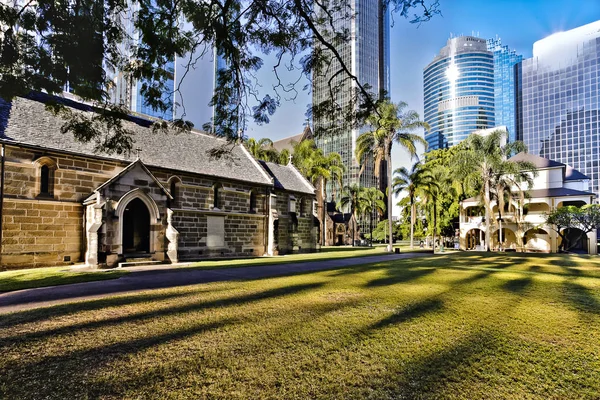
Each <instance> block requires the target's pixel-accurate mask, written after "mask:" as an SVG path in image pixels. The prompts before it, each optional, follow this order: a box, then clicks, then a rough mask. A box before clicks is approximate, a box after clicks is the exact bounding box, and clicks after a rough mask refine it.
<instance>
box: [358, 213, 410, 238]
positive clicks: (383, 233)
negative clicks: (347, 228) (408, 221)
mask: <svg viewBox="0 0 600 400" xmlns="http://www.w3.org/2000/svg"><path fill="white" fill-rule="evenodd" d="M392 222H393V221H392ZM388 225H389V221H388V220H387V219H384V220H383V221H379V222H378V223H377V226H376V227H375V229H373V233H372V237H373V241H375V242H385V241H386V240H388V238H389V227H388ZM392 232H394V239H396V240H401V239H402V238H404V237H407V236H405V235H403V233H402V225H401V224H397V223H392ZM365 236H366V237H367V238H370V237H369V235H368V234H367V235H365Z"/></svg>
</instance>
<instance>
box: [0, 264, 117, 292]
mask: <svg viewBox="0 0 600 400" xmlns="http://www.w3.org/2000/svg"><path fill="white" fill-rule="evenodd" d="M126 273H127V272H125V271H121V270H119V271H116V270H113V271H101V270H98V271H77V270H72V269H71V268H70V267H68V266H64V267H48V268H31V269H21V270H16V271H2V272H0V293H2V292H11V291H13V290H22V289H32V288H37V287H44V286H55V285H67V284H70V283H81V282H90V281H100V280H105V279H115V278H119V277H121V276H123V275H124V274H126Z"/></svg>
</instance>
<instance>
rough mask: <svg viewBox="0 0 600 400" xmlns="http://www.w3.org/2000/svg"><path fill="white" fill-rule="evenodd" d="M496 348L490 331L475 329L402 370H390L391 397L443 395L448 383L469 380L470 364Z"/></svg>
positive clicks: (411, 397) (410, 397) (409, 397)
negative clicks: (459, 339)
mask: <svg viewBox="0 0 600 400" xmlns="http://www.w3.org/2000/svg"><path fill="white" fill-rule="evenodd" d="M497 348H498V344H497V341H496V339H495V338H494V336H493V335H492V334H491V333H489V332H475V333H472V334H471V335H469V336H468V337H466V338H464V339H462V340H461V341H460V342H457V343H453V344H452V345H450V346H449V347H447V348H445V349H444V350H442V351H440V352H438V353H435V354H432V355H429V356H426V357H423V358H420V359H415V360H413V361H412V362H411V363H409V364H408V365H403V370H402V371H397V373H394V371H391V372H392V375H391V376H390V377H389V382H390V385H393V386H395V388H393V389H392V390H391V392H392V393H394V396H392V397H394V398H408V399H414V398H429V397H444V395H443V389H444V387H445V386H446V385H447V384H448V383H456V382H460V381H463V380H467V379H469V376H470V375H469V374H468V371H469V370H470V369H471V364H472V363H473V362H479V361H480V360H481V358H482V357H484V356H485V354H486V353H488V354H489V353H490V352H493V351H495V350H494V349H497Z"/></svg>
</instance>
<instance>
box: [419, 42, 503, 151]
mask: <svg viewBox="0 0 600 400" xmlns="http://www.w3.org/2000/svg"><path fill="white" fill-rule="evenodd" d="M423 84H424V85H423V95H424V96H423V97H424V102H425V115H424V120H425V122H427V123H428V124H429V126H430V130H429V131H428V132H425V140H427V143H428V144H429V150H435V149H439V148H445V147H450V146H454V145H456V144H458V143H459V142H461V141H462V140H464V139H466V138H467V136H469V134H470V133H471V132H473V131H475V130H478V129H486V128H491V127H493V126H495V119H494V55H493V53H492V52H491V51H489V50H488V49H487V42H486V41H485V40H484V39H480V38H477V37H472V36H459V37H454V38H450V39H448V42H447V43H446V46H445V47H443V48H442V49H441V50H440V52H439V54H438V55H437V56H436V57H435V58H434V59H433V61H432V62H431V63H429V65H427V67H425V69H424V70H423Z"/></svg>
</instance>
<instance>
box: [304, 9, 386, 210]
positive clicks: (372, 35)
mask: <svg viewBox="0 0 600 400" xmlns="http://www.w3.org/2000/svg"><path fill="white" fill-rule="evenodd" d="M379 4H380V2H379V1H375V0H349V2H348V6H349V7H350V9H352V10H354V11H355V12H356V16H355V17H354V18H334V20H335V28H336V30H339V31H341V30H348V32H350V36H351V39H350V40H349V41H348V42H346V43H344V44H342V45H339V46H338V47H337V51H338V52H339V53H340V55H341V57H342V59H343V60H344V63H345V65H346V66H347V67H348V68H349V69H350V71H352V72H353V73H354V74H355V75H356V76H357V77H358V80H359V81H360V83H361V84H363V85H368V87H369V91H370V92H372V93H374V94H375V95H376V96H377V95H378V93H379V92H380V89H384V90H385V91H386V92H387V93H388V95H389V89H390V54H389V44H390V42H389V40H390V33H389V28H390V23H389V10H387V11H385V12H384V18H383V21H380V19H379V9H378V6H379ZM380 24H383V28H384V31H383V33H384V34H383V38H380V37H379V31H378V28H379V25H380ZM380 56H381V57H380ZM380 60H383V65H381V67H382V68H380ZM339 70H340V63H339V62H337V60H333V61H332V62H331V65H330V66H329V68H326V70H325V71H323V72H322V73H315V74H314V75H313V104H314V105H317V104H320V103H321V102H323V101H324V100H326V99H328V98H329V97H330V93H331V91H330V86H329V81H330V79H332V78H333V79H332V80H331V85H332V87H333V90H332V91H333V95H334V98H335V101H336V103H337V104H339V106H340V110H339V111H336V112H335V113H333V115H332V114H328V115H327V116H321V117H319V118H314V119H313V125H314V131H315V132H317V133H320V134H319V136H318V137H317V138H316V144H317V146H318V147H319V148H320V149H322V150H323V152H324V153H325V154H329V153H339V154H340V155H341V156H342V161H343V163H344V166H345V167H346V172H345V174H344V176H343V184H344V185H352V184H360V185H361V186H364V187H377V184H378V182H377V179H376V177H375V173H374V165H373V161H372V160H370V161H367V163H366V165H365V167H364V170H363V172H362V174H360V179H359V171H360V167H359V164H358V161H357V159H356V155H355V152H356V138H357V137H358V136H359V135H360V134H361V133H362V132H364V131H365V130H367V129H368V128H362V129H358V128H356V127H353V126H352V125H351V124H350V123H349V122H348V121H347V119H346V118H345V117H344V112H343V111H342V110H341V109H343V108H345V107H352V104H351V101H352V97H353V93H354V91H355V90H356V83H355V82H354V81H352V80H351V79H349V78H348V77H347V75H345V74H344V73H339V74H336V73H337V72H338V71H339ZM380 72H381V73H380ZM380 75H381V76H380ZM322 132H325V133H324V134H323V133H322ZM384 181H385V179H381V182H380V184H384V183H386V182H387V181H385V182H384ZM331 194H332V188H331V183H329V184H328V187H327V196H328V199H330V198H331V197H330V196H331ZM338 194H339V192H338Z"/></svg>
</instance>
